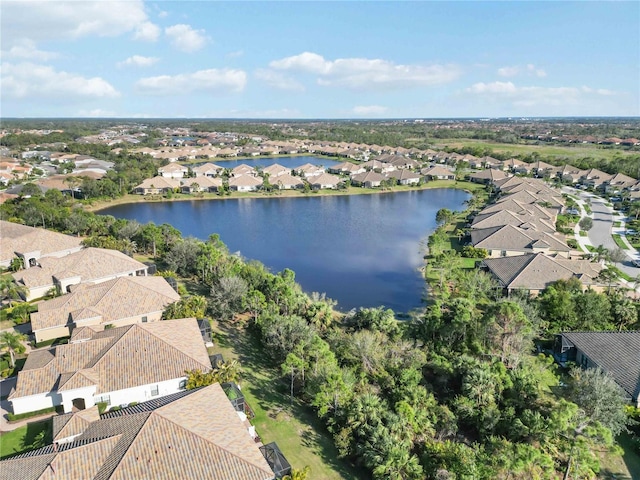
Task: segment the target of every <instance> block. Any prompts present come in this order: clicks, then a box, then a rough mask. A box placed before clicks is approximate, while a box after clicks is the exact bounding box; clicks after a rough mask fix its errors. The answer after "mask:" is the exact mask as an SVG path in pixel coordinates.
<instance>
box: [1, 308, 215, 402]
mask: <svg viewBox="0 0 640 480" xmlns="http://www.w3.org/2000/svg"><path fill="white" fill-rule="evenodd" d="M210 367H211V363H210V361H209V356H208V354H207V350H206V348H205V346H204V342H203V341H202V336H201V334H200V328H199V327H198V323H197V321H196V320H195V319H182V320H170V321H163V322H153V323H144V324H136V325H130V326H126V327H119V328H112V329H109V330H104V331H102V332H97V333H94V335H93V336H92V337H91V339H90V340H88V341H84V342H80V343H70V344H68V345H59V346H58V347H54V348H51V349H48V350H37V351H34V352H32V353H31V354H30V355H29V356H28V357H27V362H26V363H25V366H24V368H23V370H22V371H21V372H20V373H19V374H18V381H17V384H16V389H15V391H14V392H13V393H12V394H11V395H10V398H17V397H23V396H27V395H35V394H39V393H44V392H49V391H53V390H55V389H56V388H57V386H58V385H62V386H63V387H65V388H74V387H73V386H74V385H86V384H87V383H89V382H93V383H92V384H94V385H97V387H98V388H97V393H98V394H100V393H104V392H112V391H115V390H123V389H125V388H131V387H135V386H139V385H148V384H151V383H156V382H161V381H164V380H170V379H173V378H180V377H182V376H184V372H185V371H186V370H194V369H200V370H209V369H210ZM114 372H117V374H115V373H114Z"/></svg>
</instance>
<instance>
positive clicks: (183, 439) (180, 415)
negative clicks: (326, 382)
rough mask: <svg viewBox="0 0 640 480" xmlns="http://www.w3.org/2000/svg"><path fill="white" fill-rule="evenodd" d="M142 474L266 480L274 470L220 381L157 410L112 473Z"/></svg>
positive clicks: (124, 478) (118, 475) (115, 476)
mask: <svg viewBox="0 0 640 480" xmlns="http://www.w3.org/2000/svg"><path fill="white" fill-rule="evenodd" d="M213 406H214V407H213ZM212 407H213V408H212ZM149 459H150V461H149ZM143 477H148V478H208V479H214V480H215V479H220V480H252V479H255V480H265V479H270V478H273V472H272V471H271V468H270V467H269V465H268V464H267V462H266V460H265V459H264V457H263V456H262V454H261V453H260V451H259V450H258V448H257V445H256V443H255V442H254V441H253V439H252V438H251V437H250V436H249V434H248V432H247V431H246V429H245V428H244V426H243V425H242V423H241V422H240V419H239V418H238V415H237V414H236V412H235V410H234V408H233V407H232V405H231V403H230V402H229V400H228V398H227V397H226V395H225V393H224V391H223V390H222V388H221V387H220V385H218V384H215V385H211V386H209V387H207V388H204V389H201V390H198V391H197V392H194V393H192V394H191V395H188V396H186V397H184V398H183V399H181V400H179V401H176V402H172V403H170V404H169V405H166V406H164V407H161V408H159V409H157V410H155V411H154V412H153V414H152V415H151V416H150V417H149V419H148V420H147V422H146V423H145V424H144V426H143V427H142V429H141V430H140V433H139V434H138V435H137V436H136V438H135V441H134V442H133V443H132V444H131V446H130V447H129V449H128V450H127V453H126V455H125V456H124V458H123V459H122V460H121V461H120V463H119V465H118V467H117V468H116V469H115V470H114V472H113V475H112V476H111V478H112V479H114V480H116V479H122V480H129V479H131V478H143Z"/></svg>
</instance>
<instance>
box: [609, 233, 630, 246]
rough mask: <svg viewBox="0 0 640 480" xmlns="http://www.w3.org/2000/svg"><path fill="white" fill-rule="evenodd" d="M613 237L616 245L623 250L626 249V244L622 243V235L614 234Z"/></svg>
mask: <svg viewBox="0 0 640 480" xmlns="http://www.w3.org/2000/svg"><path fill="white" fill-rule="evenodd" d="M611 236H612V237H613V241H614V242H616V245H617V246H618V247H620V248H622V249H626V248H627V246H626V245H625V243H624V242H623V241H622V238H621V237H620V235H618V234H613V235H611Z"/></svg>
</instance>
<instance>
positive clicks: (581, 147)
mask: <svg viewBox="0 0 640 480" xmlns="http://www.w3.org/2000/svg"><path fill="white" fill-rule="evenodd" d="M435 147H436V148H444V147H451V148H454V149H455V148H462V147H472V148H475V147H480V148H489V149H491V150H493V151H494V152H496V153H507V154H511V155H521V154H525V155H526V154H529V153H538V154H539V155H543V156H547V155H548V156H551V157H556V158H558V159H565V158H566V159H569V160H572V159H576V158H585V157H593V158H596V159H597V158H604V159H607V160H610V159H612V158H613V157H615V156H616V155H620V156H623V157H624V156H627V155H637V154H638V152H634V151H630V150H624V149H620V148H611V147H609V148H607V147H604V146H602V145H589V144H575V145H535V144H524V143H523V144H511V143H497V142H491V141H483V140H474V139H451V140H448V141H447V140H445V141H442V142H439V143H437V144H435Z"/></svg>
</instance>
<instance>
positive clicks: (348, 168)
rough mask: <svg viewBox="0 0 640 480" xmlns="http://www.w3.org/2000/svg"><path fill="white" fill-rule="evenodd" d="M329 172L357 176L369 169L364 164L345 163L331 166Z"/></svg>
mask: <svg viewBox="0 0 640 480" xmlns="http://www.w3.org/2000/svg"><path fill="white" fill-rule="evenodd" d="M327 171H328V172H329V173H335V174H349V175H357V174H359V173H364V172H366V171H367V169H366V168H365V167H364V166H363V165H362V164H360V165H356V164H355V163H351V162H343V163H339V164H337V165H332V166H330V167H329V168H327Z"/></svg>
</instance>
